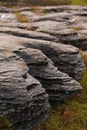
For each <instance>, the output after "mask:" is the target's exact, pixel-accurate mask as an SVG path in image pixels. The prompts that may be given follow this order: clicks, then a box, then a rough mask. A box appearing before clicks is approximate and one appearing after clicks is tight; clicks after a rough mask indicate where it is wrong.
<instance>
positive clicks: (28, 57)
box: [15, 48, 82, 101]
mask: <svg viewBox="0 0 87 130" xmlns="http://www.w3.org/2000/svg"><path fill="white" fill-rule="evenodd" d="M15 53H16V54H18V55H19V56H20V57H22V58H23V59H24V61H25V63H26V64H27V65H28V66H29V68H30V70H29V72H30V74H31V75H33V76H34V77H35V78H37V79H38V80H39V81H40V82H41V83H42V85H43V87H44V88H45V89H46V91H47V93H48V94H49V99H50V100H51V101H60V100H63V99H66V98H67V97H69V96H70V95H71V96H72V95H74V94H76V93H78V92H79V91H80V90H81V89H82V87H81V86H80V84H79V83H78V82H76V81H75V80H73V79H72V78H71V77H69V76H68V75H67V74H65V73H62V72H60V71H59V70H58V69H57V68H56V67H55V66H54V65H53V62H52V61H51V60H50V59H49V58H47V56H46V55H44V54H43V53H42V52H41V51H39V50H36V49H31V48H30V49H21V50H19V51H16V52H15Z"/></svg>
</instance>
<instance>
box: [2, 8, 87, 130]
mask: <svg viewBox="0 0 87 130" xmlns="http://www.w3.org/2000/svg"><path fill="white" fill-rule="evenodd" d="M86 13H87V8H86V7H85V6H84V7H81V6H75V7H74V6H56V7H54V6H53V7H39V8H36V9H34V8H31V7H24V8H20V9H15V10H13V9H8V8H6V7H0V120H1V118H4V117H5V120H6V121H7V122H8V126H9V127H12V128H13V130H19V129H20V130H27V129H32V128H34V127H35V126H36V125H37V124H39V123H40V122H42V121H44V120H45V119H46V118H47V117H48V116H49V111H50V105H49V101H52V102H59V101H61V100H64V99H66V98H71V97H72V96H73V95H75V94H78V93H79V92H81V90H82V86H81V85H80V83H79V82H78V81H77V80H79V79H81V76H82V72H83V69H84V61H83V58H82V56H81V53H80V50H79V48H81V49H83V50H86V49H87V38H86V35H87V27H86V22H87V14H86ZM17 15H19V17H20V18H22V19H27V20H25V21H27V23H22V22H21V20H19V19H18V16H17ZM74 46H75V47H74ZM1 129H2V128H1Z"/></svg>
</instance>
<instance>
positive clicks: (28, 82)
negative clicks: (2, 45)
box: [0, 50, 50, 130]
mask: <svg viewBox="0 0 87 130" xmlns="http://www.w3.org/2000/svg"><path fill="white" fill-rule="evenodd" d="M49 110H50V105H49V103H48V95H47V94H46V92H45V89H44V88H42V86H41V84H40V82H39V81H37V80H36V79H35V78H33V77H32V76H31V75H30V74H29V73H28V67H27V66H26V64H25V63H24V61H23V60H22V59H20V57H18V56H17V55H15V54H12V53H8V52H7V51H5V50H2V51H1V50H0V117H3V118H4V117H6V118H7V119H8V122H9V127H12V128H13V129H14V130H19V129H21V130H27V129H31V128H33V127H35V126H36V125H37V124H39V123H41V122H42V121H43V120H45V119H46V118H47V117H48V115H49ZM0 129H3V128H1V127H0Z"/></svg>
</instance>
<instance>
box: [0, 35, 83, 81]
mask: <svg viewBox="0 0 87 130" xmlns="http://www.w3.org/2000/svg"><path fill="white" fill-rule="evenodd" d="M3 35H4V34H3ZM0 39H2V40H1V45H0V46H1V48H2V47H3V43H5V45H4V46H5V48H7V49H9V50H10V51H14V50H17V49H18V48H23V47H26V48H34V49H39V50H41V51H42V52H43V53H45V55H47V56H48V57H49V58H50V59H51V60H52V61H53V62H54V64H55V65H56V66H57V67H58V69H59V70H60V71H62V72H64V73H67V74H69V75H70V76H71V77H74V78H75V79H80V78H81V75H82V71H83V68H84V63H83V59H82V57H81V54H80V51H79V49H78V48H76V47H73V46H71V45H64V44H61V43H56V42H50V41H46V40H36V39H30V38H22V37H20V38H19V37H15V36H11V35H10V36H9V35H8V36H1V37H0ZM9 41H10V42H9Z"/></svg>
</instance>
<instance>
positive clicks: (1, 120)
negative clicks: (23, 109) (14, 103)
mask: <svg viewBox="0 0 87 130" xmlns="http://www.w3.org/2000/svg"><path fill="white" fill-rule="evenodd" d="M0 130H12V129H11V128H10V123H9V118H8V117H7V116H0Z"/></svg>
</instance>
